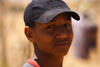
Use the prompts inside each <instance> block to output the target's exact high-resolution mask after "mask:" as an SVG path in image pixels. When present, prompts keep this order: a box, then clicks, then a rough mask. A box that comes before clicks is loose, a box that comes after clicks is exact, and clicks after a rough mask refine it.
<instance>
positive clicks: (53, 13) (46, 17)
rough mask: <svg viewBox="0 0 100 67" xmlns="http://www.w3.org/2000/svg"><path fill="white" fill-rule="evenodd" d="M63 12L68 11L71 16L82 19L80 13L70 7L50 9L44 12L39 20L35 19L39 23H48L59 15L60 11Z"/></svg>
mask: <svg viewBox="0 0 100 67" xmlns="http://www.w3.org/2000/svg"><path fill="white" fill-rule="evenodd" d="M63 12H68V13H69V14H70V15H71V17H73V18H74V19H75V20H80V17H79V15H78V14H77V13H76V12H73V11H71V10H69V9H66V8H65V9H54V10H50V11H47V12H45V13H44V14H42V15H41V16H40V17H39V18H38V19H37V20H35V21H36V22H39V23H48V22H50V21H51V20H52V19H53V18H54V17H55V16H57V15H58V14H60V13H63Z"/></svg>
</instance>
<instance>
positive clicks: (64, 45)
mask: <svg viewBox="0 0 100 67" xmlns="http://www.w3.org/2000/svg"><path fill="white" fill-rule="evenodd" d="M54 46H55V47H59V48H64V47H67V46H70V44H69V42H68V41H62V42H57V43H55V44H54Z"/></svg>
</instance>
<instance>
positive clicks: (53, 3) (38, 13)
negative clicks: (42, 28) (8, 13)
mask: <svg viewBox="0 0 100 67" xmlns="http://www.w3.org/2000/svg"><path fill="white" fill-rule="evenodd" d="M63 12H68V13H69V14H70V15H71V17H73V18H74V19H75V20H80V17H79V15H78V14H77V13H76V12H74V11H71V10H70V8H69V7H68V5H67V4H66V3H65V2H64V1H62V0H32V2H31V3H30V4H29V5H28V6H27V7H26V9H25V12H24V22H25V25H26V26H29V25H30V24H31V23H32V22H33V21H35V22H39V23H48V22H50V21H51V20H52V19H53V18H54V17H55V16H57V15H58V14H60V13H63Z"/></svg>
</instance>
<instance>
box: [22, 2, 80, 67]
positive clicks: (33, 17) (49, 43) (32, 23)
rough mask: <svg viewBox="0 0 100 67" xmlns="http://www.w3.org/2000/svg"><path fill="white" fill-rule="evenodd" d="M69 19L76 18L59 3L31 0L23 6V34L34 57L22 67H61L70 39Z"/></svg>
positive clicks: (70, 27) (64, 5) (75, 15)
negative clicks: (31, 48)
mask: <svg viewBox="0 0 100 67" xmlns="http://www.w3.org/2000/svg"><path fill="white" fill-rule="evenodd" d="M71 17H73V18H74V19H76V20H79V19H80V17H79V15H78V14H77V13H75V12H73V11H71V10H70V9H69V7H68V6H67V4H66V3H65V2H63V1H62V0H33V1H32V2H31V3H30V4H29V5H28V6H27V8H26V10H25V13H24V21H25V25H26V26H25V35H26V37H27V38H28V40H29V41H30V42H32V43H33V46H34V55H33V57H32V58H31V59H29V60H28V62H27V63H26V64H25V65H24V66H23V67H62V63H63V57H64V56H65V55H66V54H67V53H68V50H69V48H70V46H71V43H72V40H73V30H72V22H71Z"/></svg>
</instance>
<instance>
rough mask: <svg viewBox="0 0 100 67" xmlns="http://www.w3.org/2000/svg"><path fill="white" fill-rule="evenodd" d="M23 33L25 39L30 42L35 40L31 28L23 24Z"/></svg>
mask: <svg viewBox="0 0 100 67" xmlns="http://www.w3.org/2000/svg"><path fill="white" fill-rule="evenodd" d="M24 33H25V35H26V37H27V39H28V40H29V41H30V42H32V43H34V42H35V40H34V37H33V32H32V30H31V29H30V28H29V27H28V26H25V29H24Z"/></svg>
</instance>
